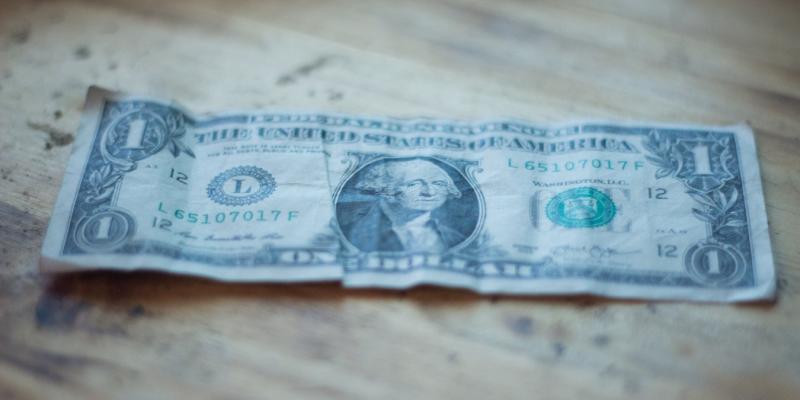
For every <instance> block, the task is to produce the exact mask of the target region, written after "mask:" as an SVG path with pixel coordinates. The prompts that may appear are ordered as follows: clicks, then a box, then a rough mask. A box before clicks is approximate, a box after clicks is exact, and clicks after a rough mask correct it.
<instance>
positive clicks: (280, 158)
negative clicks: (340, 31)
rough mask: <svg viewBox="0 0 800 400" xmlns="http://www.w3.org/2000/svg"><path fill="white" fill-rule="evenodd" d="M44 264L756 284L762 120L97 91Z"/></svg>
mask: <svg viewBox="0 0 800 400" xmlns="http://www.w3.org/2000/svg"><path fill="white" fill-rule="evenodd" d="M75 146H76V148H75V150H74V152H73V156H72V158H71V160H70V165H69V166H68V170H67V174H66V177H65V180H64V184H63V188H62V192H61V194H60V196H59V199H58V203H57V205H56V208H55V212H54V215H53V218H52V220H51V223H50V228H49V230H48V235H47V239H46V242H45V245H44V250H43V253H44V256H45V260H44V262H43V265H44V266H45V267H56V268H57V267H61V268H62V269H63V268H65V267H66V268H84V267H105V268H119V269H132V268H139V267H141V268H156V269H162V270H166V271H172V272H185V273H192V274H200V275H205V276H209V277H214V278H220V279H231V280H318V279H341V280H342V281H343V283H344V284H345V285H346V286H378V287H388V288H405V287H410V286H413V285H417V284H422V283H429V284H439V285H446V286H454V287H464V288H469V289H472V290H476V291H479V292H491V293H515V294H573V293H591V294H597V295H603V296H610V297H638V298H656V299H659V298H661V299H691V300H710V301H739V300H753V299H763V298H770V297H772V296H773V295H774V291H775V272H774V266H773V262H772V255H771V250H770V245H769V236H768V231H767V222H766V213H765V208H764V200H763V195H762V189H761V181H760V177H759V171H758V162H757V159H756V152H755V144H754V141H753V136H752V133H751V132H750V129H749V128H748V127H747V126H745V125H739V126H732V127H708V126H686V125H664V124H647V123H641V124H621V123H597V122H577V123H571V124H561V125H551V126H544V125H535V124H530V123H526V122H522V121H516V120H509V119H498V120H486V121H476V122H458V121H444V120H429V119H416V120H398V119H390V118H369V117H354V116H346V115H331V114H317V113H305V112H272V111H263V112H241V113H230V114H224V115H218V116H213V117H204V118H197V117H194V116H192V115H191V114H189V113H187V112H186V111H184V110H182V109H181V108H179V107H177V106H175V105H171V104H170V103H165V102H159V101H155V100H150V99H140V98H133V97H127V96H122V95H117V94H112V93H108V92H104V91H101V90H97V89H92V90H91V91H90V94H89V100H88V103H87V109H86V111H85V115H84V119H83V121H82V123H81V128H80V132H79V135H78V140H77V141H76V145H75Z"/></svg>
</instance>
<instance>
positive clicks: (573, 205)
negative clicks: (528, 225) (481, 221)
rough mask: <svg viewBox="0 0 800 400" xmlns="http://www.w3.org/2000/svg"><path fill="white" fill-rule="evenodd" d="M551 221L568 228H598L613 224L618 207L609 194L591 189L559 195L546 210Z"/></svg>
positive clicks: (581, 188) (583, 188) (578, 189)
mask: <svg viewBox="0 0 800 400" xmlns="http://www.w3.org/2000/svg"><path fill="white" fill-rule="evenodd" d="M545 213H546V214H547V218H549V219H550V221H553V223H555V224H557V225H561V226H563V227H567V228H596V227H598V226H603V225H606V224H608V223H609V222H611V220H613V219H614V215H616V213H617V207H616V206H615V205H614V202H613V201H612V200H611V197H609V196H608V195H607V194H605V193H603V192H601V191H599V190H597V189H595V188H591V187H579V188H575V189H570V190H567V191H564V192H561V193H559V194H558V195H556V196H555V197H553V198H552V199H551V200H550V201H549V202H548V203H547V207H546V208H545Z"/></svg>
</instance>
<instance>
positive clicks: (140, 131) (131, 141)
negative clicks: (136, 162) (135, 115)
mask: <svg viewBox="0 0 800 400" xmlns="http://www.w3.org/2000/svg"><path fill="white" fill-rule="evenodd" d="M146 127H147V121H145V120H143V119H135V120H133V121H131V125H130V126H129V127H128V137H127V138H126V139H125V146H124V147H123V148H125V149H141V148H142V141H143V140H144V129H145V128H146Z"/></svg>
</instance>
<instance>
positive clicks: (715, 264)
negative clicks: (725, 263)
mask: <svg viewBox="0 0 800 400" xmlns="http://www.w3.org/2000/svg"><path fill="white" fill-rule="evenodd" d="M706 260H707V261H708V273H709V274H713V275H717V274H719V273H720V272H721V271H720V270H719V255H718V254H717V252H716V251H713V250H712V251H709V252H707V253H706Z"/></svg>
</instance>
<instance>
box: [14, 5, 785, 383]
mask: <svg viewBox="0 0 800 400" xmlns="http://www.w3.org/2000/svg"><path fill="white" fill-rule="evenodd" d="M92 84H98V85H102V86H105V87H108V88H112V89H118V90H124V91H128V92H132V93H137V94H145V95H153V96H158V97H162V98H172V99H175V100H178V101H180V102H181V103H183V104H185V105H187V106H188V107H189V108H190V109H192V110H194V111H196V112H206V111H213V110H223V109H231V108H254V107H269V106H281V107H300V108H306V109H318V110H323V111H339V112H349V113H358V114H376V115H390V116H434V117H449V118H478V117H486V116H511V117H521V118H524V119H528V120H535V121H542V122H550V121H557V120H561V119H568V118H579V117H583V118H606V119H615V120H654V121H662V122H687V123H709V124H729V123H736V122H739V121H742V120H746V121H749V122H750V124H751V125H752V126H753V128H754V130H755V131H756V141H757V143H758V155H759V158H760V161H761V168H762V169H761V171H762V175H763V183H764V188H765V191H766V203H767V213H768V215H769V222H770V236H771V239H772V245H773V249H774V256H775V260H776V263H777V268H778V275H779V291H778V294H779V298H778V300H777V301H776V302H775V303H768V304H755V305H753V304H751V305H712V304H691V303H680V302H668V303H651V302H638V301H626V302H623V301H608V300H603V299H596V298H587V297H571V298H560V297H547V298H541V297H507V296H478V295H475V294H472V293H470V292H466V291H460V290H450V289H443V288H433V287H423V288H417V289H413V290H409V291H404V292H395V291H382V290H344V289H342V288H340V287H339V286H338V285H337V284H301V285H277V284H248V285H244V284H223V283H217V282H213V281H207V280H202V279H195V278H187V277H177V276H170V275H161V274H150V273H136V274H114V273H90V274H80V275H65V276H44V275H41V274H40V273H39V272H38V271H37V265H38V253H39V249H40V246H41V242H42V237H43V234H44V231H45V229H46V225H47V221H48V216H49V215H50V212H51V209H52V206H53V202H54V201H55V197H56V193H57V190H58V188H59V185H60V182H61V179H62V174H63V171H64V167H65V165H66V163H67V159H68V157H69V153H70V143H71V142H72V139H73V137H72V132H74V131H75V130H76V128H77V124H78V119H79V115H80V112H81V106H82V102H83V98H84V95H85V93H86V90H87V88H88V86H89V85H92ZM799 206H800V2H797V1H791V0H790V1H758V2H755V1H747V0H735V1H722V0H702V1H656V0H653V1H648V2H644V1H637V0H610V1H604V2H597V1H590V0H569V1H536V2H525V1H493V2H489V1H481V0H464V1H454V0H445V1H436V2H433V1H426V0H418V1H381V2H378V1H355V0H337V1H314V0H303V1H285V2H282V1H275V2H263V1H257V0H237V1H221V0H217V1H215V0H202V1H191V2H190V1H167V0H161V1H143V0H137V1H134V0H130V1H127V0H112V1H3V2H2V5H0V398H2V399H16V398H22V399H27V398H74V399H90V398H112V397H113V398H124V399H140V398H181V397H187V398H189V397H191V398H215V399H233V398H325V399H332V398H336V399H338V398H347V399H350V398H363V399H392V398H397V399H409V398H410V399H417V398H454V399H455V398H458V399H503V398H543V399H544V398H554V399H555V398H584V399H615V398H635V399H798V398H800V207H799Z"/></svg>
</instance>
